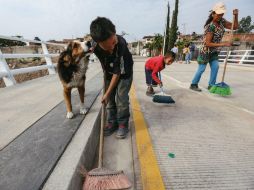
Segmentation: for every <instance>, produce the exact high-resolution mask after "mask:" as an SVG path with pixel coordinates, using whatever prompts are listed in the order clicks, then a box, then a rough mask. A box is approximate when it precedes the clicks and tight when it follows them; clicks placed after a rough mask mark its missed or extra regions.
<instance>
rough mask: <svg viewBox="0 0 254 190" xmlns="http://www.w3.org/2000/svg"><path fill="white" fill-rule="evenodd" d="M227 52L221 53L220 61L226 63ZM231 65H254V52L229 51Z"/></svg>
mask: <svg viewBox="0 0 254 190" xmlns="http://www.w3.org/2000/svg"><path fill="white" fill-rule="evenodd" d="M226 55H227V51H221V52H220V54H219V61H220V62H224V61H225V58H226ZM228 62H229V63H235V64H254V50H232V51H229V57H228Z"/></svg>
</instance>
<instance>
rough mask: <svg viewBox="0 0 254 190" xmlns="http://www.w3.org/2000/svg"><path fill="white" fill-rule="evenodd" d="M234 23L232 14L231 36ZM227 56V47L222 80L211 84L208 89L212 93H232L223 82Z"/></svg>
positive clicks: (224, 94) (226, 94) (225, 94)
mask: <svg viewBox="0 0 254 190" xmlns="http://www.w3.org/2000/svg"><path fill="white" fill-rule="evenodd" d="M234 23H235V15H234V16H233V22H232V26H231V34H232V37H233V27H234ZM228 57H229V48H228V49H227V55H226V58H225V62H224V70H223V75H222V80H221V82H220V83H218V84H215V85H213V86H212V88H211V89H210V90H209V92H211V93H213V94H218V95H221V96H228V95H231V94H232V93H231V89H230V86H229V85H228V84H226V83H225V82H224V79H225V74H226V68H227V63H228Z"/></svg>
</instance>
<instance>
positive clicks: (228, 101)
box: [162, 74, 254, 115]
mask: <svg viewBox="0 0 254 190" xmlns="http://www.w3.org/2000/svg"><path fill="white" fill-rule="evenodd" d="M162 75H163V77H165V78H167V79H169V80H172V81H174V82H175V84H176V85H177V86H179V87H181V88H185V89H189V86H190V83H183V82H181V81H179V80H177V79H175V78H173V77H170V76H167V75H165V74H162ZM199 88H201V89H202V91H203V92H209V91H208V90H207V89H206V88H204V87H202V86H199ZM191 92H192V93H196V94H198V95H200V96H206V97H208V98H210V99H214V100H217V101H220V102H223V103H225V104H226V105H228V106H231V107H233V108H235V109H238V110H240V111H243V112H246V113H248V114H251V115H254V112H253V111H250V110H248V109H246V108H244V107H239V106H236V105H234V103H233V102H232V101H231V100H228V99H225V98H221V97H220V96H214V95H212V94H210V93H202V92H196V91H193V90H191Z"/></svg>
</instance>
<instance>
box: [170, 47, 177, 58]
mask: <svg viewBox="0 0 254 190" xmlns="http://www.w3.org/2000/svg"><path fill="white" fill-rule="evenodd" d="M171 51H172V52H174V53H175V57H176V58H175V61H178V47H177V45H176V44H175V45H174V47H173V48H172V49H171Z"/></svg>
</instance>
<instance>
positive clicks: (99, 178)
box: [83, 76, 131, 190]
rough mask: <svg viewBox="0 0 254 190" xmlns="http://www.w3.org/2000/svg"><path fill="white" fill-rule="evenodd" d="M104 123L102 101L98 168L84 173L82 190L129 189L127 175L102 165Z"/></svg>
mask: <svg viewBox="0 0 254 190" xmlns="http://www.w3.org/2000/svg"><path fill="white" fill-rule="evenodd" d="M104 79H105V76H104ZM104 81H105V80H104ZM104 93H105V82H104V87H103V94H104ZM104 125H105V104H104V103H103V104H102V108H101V129H100V145H99V163H98V168H95V169H93V170H91V171H90V172H88V173H87V174H86V179H85V182H84V185H83V190H116V189H129V188H130V187H131V183H130V181H129V179H128V177H127V176H126V175H125V174H124V173H123V171H112V170H109V169H107V168H104V167H103V166H102V164H103V163H102V159H103V155H102V152H103V128H104Z"/></svg>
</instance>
